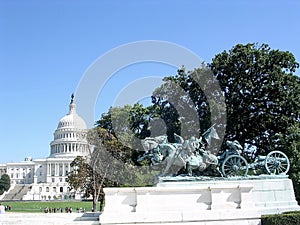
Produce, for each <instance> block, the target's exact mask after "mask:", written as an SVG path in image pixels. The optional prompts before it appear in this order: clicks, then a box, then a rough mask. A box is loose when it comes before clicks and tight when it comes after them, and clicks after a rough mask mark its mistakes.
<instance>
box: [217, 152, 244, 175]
mask: <svg viewBox="0 0 300 225" xmlns="http://www.w3.org/2000/svg"><path fill="white" fill-rule="evenodd" d="M222 174H223V176H224V177H238V176H246V175H247V174H248V163H247V161H246V159H245V158H244V157H242V156H240V155H231V156H229V157H227V158H226V159H225V160H224V162H223V164H222Z"/></svg>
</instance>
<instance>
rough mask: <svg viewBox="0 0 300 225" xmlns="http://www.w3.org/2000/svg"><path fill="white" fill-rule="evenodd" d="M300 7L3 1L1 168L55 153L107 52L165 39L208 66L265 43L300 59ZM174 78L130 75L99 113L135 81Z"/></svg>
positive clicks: (185, 0) (195, 0) (166, 71)
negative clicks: (87, 78)
mask: <svg viewBox="0 0 300 225" xmlns="http://www.w3.org/2000/svg"><path fill="white" fill-rule="evenodd" d="M299 9H300V2H299V1H296V0H295V1H271V0H270V1H258V0H254V1H253V0H251V1H250V0H249V1H230V0H228V1H213V0H206V1H204V0H203V1H199V0H181V1H179V0H166V1H159V0H151V1H150V0H148V1H145V0H132V1H129V0H128V1H122V0H118V1H117V0H107V1H87V0H77V1H71V0H63V1H61V0H59V1H58V0H52V1H40V0H38V1H32V0H27V1H22V0H14V1H10V0H0V87H1V88H0V102H1V110H0V140H1V144H0V148H1V149H0V153H1V154H0V163H5V162H13V161H15V162H18V161H21V160H23V159H24V157H25V156H32V157H33V158H41V157H47V156H48V154H49V143H50V141H51V140H52V138H53V132H54V131H55V129H56V127H57V124H58V121H59V119H60V118H61V117H62V116H64V115H65V114H66V113H67V112H68V104H69V101H70V95H71V93H72V92H75V91H76V87H77V85H78V83H79V81H80V79H81V77H82V76H83V74H84V72H85V71H86V70H87V68H88V67H89V66H90V65H91V64H92V63H93V61H95V60H96V59H97V58H98V57H99V56H101V55H103V54H105V53H106V52H108V51H109V50H111V49H113V48H115V47H117V46H119V45H123V44H126V43H129V42H134V41H141V40H162V41H169V42H173V43H176V44H179V45H181V46H184V47H186V48H188V49H190V50H192V51H193V52H195V53H196V54H198V55H199V56H200V57H201V58H202V59H203V60H205V61H206V62H210V61H211V59H212V58H213V57H214V56H215V55H216V54H217V53H220V52H222V51H223V50H229V49H230V48H231V47H233V46H234V45H235V44H237V43H243V44H246V43H249V42H251V43H252V42H258V43H267V44H269V45H270V46H271V48H274V49H281V50H288V51H291V52H292V53H293V54H294V55H295V57H296V59H297V60H298V61H300V42H299V41H300V32H299V29H300V28H299V21H300V14H299ZM175 73H176V68H171V67H168V66H157V65H151V64H146V65H139V66H136V67H130V68H127V69H124V71H123V73H120V74H121V75H119V76H117V75H116V76H115V77H114V79H111V80H110V82H109V83H108V84H107V86H106V87H105V88H104V89H103V90H102V92H101V95H99V99H98V102H97V106H96V109H95V110H96V113H97V114H98V115H99V116H100V114H101V113H102V112H106V111H107V109H108V108H109V106H110V105H111V104H112V101H113V98H112V96H114V95H115V94H116V93H118V92H119V91H120V89H121V88H122V87H124V85H126V84H127V83H128V82H130V81H131V80H132V79H137V78H139V77H143V76H149V75H160V76H166V75H171V74H175ZM298 74H299V71H298Z"/></svg>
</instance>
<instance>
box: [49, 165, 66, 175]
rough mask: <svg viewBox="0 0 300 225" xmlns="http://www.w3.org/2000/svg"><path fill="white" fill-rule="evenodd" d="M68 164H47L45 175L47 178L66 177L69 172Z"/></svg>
mask: <svg viewBox="0 0 300 225" xmlns="http://www.w3.org/2000/svg"><path fill="white" fill-rule="evenodd" d="M70 170H71V165H70V163H49V164H47V175H48V176H67V173H68V172H70Z"/></svg>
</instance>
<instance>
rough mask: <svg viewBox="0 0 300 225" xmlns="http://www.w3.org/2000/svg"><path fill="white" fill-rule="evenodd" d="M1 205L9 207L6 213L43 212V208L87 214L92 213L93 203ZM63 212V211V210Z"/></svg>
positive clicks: (58, 202)
mask: <svg viewBox="0 0 300 225" xmlns="http://www.w3.org/2000/svg"><path fill="white" fill-rule="evenodd" d="M1 203H2V204H3V205H5V206H6V205H10V206H11V211H8V212H30V213H32V212H37V213H39V212H43V213H44V209H45V208H47V207H48V208H56V209H57V208H62V209H63V210H64V209H65V208H66V207H71V208H72V209H73V212H76V209H77V208H81V209H85V210H86V211H87V212H90V211H92V206H93V203H92V202H91V201H83V202H82V201H12V202H5V201H1ZM64 211H65V210H64Z"/></svg>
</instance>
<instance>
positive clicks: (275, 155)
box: [265, 151, 290, 175]
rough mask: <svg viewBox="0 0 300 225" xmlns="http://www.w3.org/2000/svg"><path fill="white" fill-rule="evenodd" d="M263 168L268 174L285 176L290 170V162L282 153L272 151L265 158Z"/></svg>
mask: <svg viewBox="0 0 300 225" xmlns="http://www.w3.org/2000/svg"><path fill="white" fill-rule="evenodd" d="M265 167H266V170H267V171H268V173H269V174H273V175H285V174H286V173H287V172H288V171H289V169H290V161H289V158H288V157H287V156H286V155H285V154H284V153H283V152H281V151H272V152H270V153H269V154H268V155H267V156H266V159H265Z"/></svg>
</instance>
